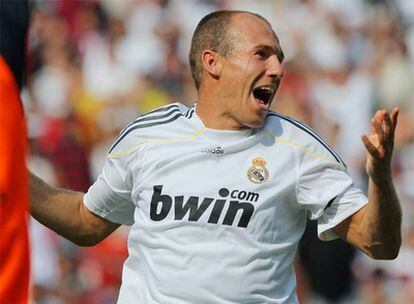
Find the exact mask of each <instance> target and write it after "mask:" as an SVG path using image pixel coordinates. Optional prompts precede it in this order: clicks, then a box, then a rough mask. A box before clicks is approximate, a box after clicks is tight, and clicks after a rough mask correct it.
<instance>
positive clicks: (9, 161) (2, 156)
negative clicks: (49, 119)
mask: <svg viewBox="0 0 414 304" xmlns="http://www.w3.org/2000/svg"><path fill="white" fill-rule="evenodd" d="M23 130H25V122H24V114H23V107H22V103H21V101H20V98H19V90H18V87H17V84H16V81H15V79H14V76H13V74H12V72H11V70H10V69H9V67H8V65H7V63H6V62H5V61H4V59H3V58H2V57H1V56H0V193H2V194H3V193H5V192H7V190H8V189H9V187H10V175H11V174H12V172H13V164H14V162H15V159H16V157H17V155H16V152H15V149H16V148H17V147H18V145H17V142H19V141H20V140H21V138H17V137H18V136H22V134H24V135H23V136H25V132H22V131H23ZM20 152H21V151H19V152H18V153H17V154H19V153H20Z"/></svg>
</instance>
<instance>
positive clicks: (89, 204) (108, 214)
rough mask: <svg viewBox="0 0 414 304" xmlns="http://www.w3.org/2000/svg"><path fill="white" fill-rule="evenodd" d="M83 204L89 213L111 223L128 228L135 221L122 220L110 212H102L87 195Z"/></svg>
mask: <svg viewBox="0 0 414 304" xmlns="http://www.w3.org/2000/svg"><path fill="white" fill-rule="evenodd" d="M83 204H84V205H85V207H86V208H88V210H89V211H91V212H92V213H94V214H96V215H97V216H99V217H101V218H104V219H106V220H108V221H110V222H113V223H116V224H121V225H127V226H131V225H132V224H133V223H134V222H133V221H125V220H120V219H118V218H117V217H116V216H113V214H111V212H110V211H105V210H102V209H101V208H99V207H98V206H96V205H95V204H94V203H93V202H91V201H90V200H89V199H88V196H87V194H85V195H84V196H83Z"/></svg>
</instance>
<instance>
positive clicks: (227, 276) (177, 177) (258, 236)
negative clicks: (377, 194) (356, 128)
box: [84, 104, 367, 304]
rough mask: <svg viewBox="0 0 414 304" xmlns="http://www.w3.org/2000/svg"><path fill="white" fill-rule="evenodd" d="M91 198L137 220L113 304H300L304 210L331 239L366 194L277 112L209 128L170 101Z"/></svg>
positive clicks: (131, 135)
mask: <svg viewBox="0 0 414 304" xmlns="http://www.w3.org/2000/svg"><path fill="white" fill-rule="evenodd" d="M84 203H85V205H86V206H87V208H89V209H90V210H91V211H92V212H94V213H96V214H97V215H99V216H101V217H103V218H106V219H108V220H109V221H112V222H116V223H120V224H125V225H132V227H131V230H130V234H129V238H128V250H129V257H128V259H127V260H126V261H125V264H124V268H123V275H122V277H123V278H122V286H121V290H120V294H119V299H118V303H122V304H126V303H131V304H132V303H134V304H135V303H169V304H174V303H177V304H178V303H179V304H183V303H297V302H298V301H297V297H296V280H295V274H294V270H293V265H292V264H293V260H294V256H295V252H296V248H297V245H298V242H299V240H300V238H301V236H302V234H303V231H304V229H305V224H306V218H307V216H309V217H310V218H312V219H318V234H319V237H320V238H321V239H325V240H329V239H333V238H336V235H335V234H334V233H333V232H332V231H331V228H332V227H334V226H335V225H337V224H338V223H340V222H341V221H343V220H344V219H345V218H347V217H348V216H350V215H351V214H353V213H354V212H356V211H357V210H359V209H360V208H362V207H363V206H364V205H365V204H366V203H367V198H366V197H365V196H364V195H363V193H362V192H361V191H360V190H358V189H356V188H355V187H353V183H352V180H351V178H350V176H349V174H348V173H347V171H346V168H345V165H344V164H343V162H342V161H341V159H340V158H339V157H338V156H337V155H336V154H335V153H334V152H333V151H332V149H331V148H329V147H328V146H327V145H326V143H324V142H323V141H322V140H321V139H320V138H319V137H318V136H317V135H316V134H315V132H314V131H312V130H311V129H310V128H309V127H307V126H305V125H303V124H302V123H300V122H297V121H295V120H293V119H291V118H288V117H285V116H282V115H279V114H276V113H270V114H269V117H268V118H267V120H266V123H265V126H264V127H263V128H259V129H249V130H244V131H223V130H212V129H208V128H206V127H205V126H204V125H203V123H202V121H201V120H200V118H199V117H198V116H197V114H196V111H195V109H194V108H191V109H188V108H186V107H185V106H183V105H181V104H172V105H169V106H165V107H162V108H160V109H157V110H155V111H153V112H150V113H149V114H146V115H144V116H142V117H140V118H138V119H137V120H136V121H135V122H133V123H131V124H130V125H129V126H127V127H126V128H125V129H124V130H123V131H122V132H121V134H120V136H119V137H118V139H117V140H116V141H115V143H114V144H113V146H112V147H111V149H110V152H109V155H108V158H107V161H106V165H105V167H104V169H103V172H102V174H101V175H100V177H99V178H98V180H97V181H96V182H95V183H94V185H92V187H91V188H90V189H89V191H88V193H87V194H86V195H85V197H84Z"/></svg>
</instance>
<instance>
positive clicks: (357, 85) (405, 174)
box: [22, 0, 414, 304]
mask: <svg viewBox="0 0 414 304" xmlns="http://www.w3.org/2000/svg"><path fill="white" fill-rule="evenodd" d="M32 4H33V14H32V23H31V29H30V35H29V40H28V48H29V55H28V71H29V73H28V79H27V86H26V87H25V89H24V91H23V93H22V96H23V101H24V104H25V109H26V113H27V118H28V129H29V141H30V156H29V161H28V162H29V166H30V168H31V170H32V171H34V172H35V173H37V174H38V175H39V176H41V177H42V178H43V179H45V180H46V181H48V182H49V183H52V184H54V185H57V186H61V187H66V188H71V189H74V190H79V191H87V189H88V187H89V186H90V185H91V183H92V182H93V181H94V180H95V179H96V177H97V176H98V174H99V173H100V170H101V168H102V167H103V163H104V161H105V156H106V153H107V151H108V148H109V146H110V144H111V142H112V141H113V140H114V139H115V137H116V136H117V134H118V133H119V132H120V130H121V129H122V128H123V127H124V126H125V125H126V124H128V122H130V121H131V120H133V119H135V118H136V117H137V116H139V115H140V114H142V113H144V112H146V111H149V110H151V109H153V108H155V107H158V106H161V105H165V104H167V103H170V102H182V103H184V104H187V105H192V104H193V103H194V102H195V101H196V98H197V97H196V91H195V89H194V85H193V82H192V79H191V76H190V72H189V67H188V63H187V56H188V50H189V46H190V39H191V35H192V32H193V31H194V29H195V27H196V25H197V23H198V21H199V20H200V19H201V18H202V17H203V16H204V15H206V14H207V13H209V12H211V11H213V10H216V9H241V10H250V11H254V12H257V13H259V14H261V15H262V16H264V17H265V18H267V19H268V20H269V21H270V22H271V23H272V25H273V28H274V29H275V31H276V33H277V34H278V35H279V38H280V41H281V45H282V48H283V49H284V53H285V55H286V59H285V63H284V67H285V77H284V80H283V82H282V86H281V88H280V91H279V93H278V94H277V96H276V99H275V101H274V104H273V105H272V107H273V108H274V110H276V111H279V112H281V113H283V114H286V115H290V116H292V117H295V118H296V119H299V120H302V121H304V122H305V123H307V124H309V125H310V126H312V127H313V128H314V129H316V130H317V132H319V133H320V134H321V135H322V136H323V137H324V138H325V139H326V140H327V141H328V142H329V143H330V145H331V146H333V147H334V148H335V149H336V151H337V152H338V153H339V154H340V155H341V156H342V158H343V159H344V160H345V161H346V163H347V165H348V168H349V171H350V173H351V175H352V176H353V177H354V179H355V182H356V184H357V185H359V186H360V187H362V188H363V189H366V185H367V178H366V175H365V170H364V166H365V155H364V149H363V145H362V142H361V140H360V135H361V134H362V133H367V132H369V128H370V127H369V123H370V117H371V116H372V114H373V113H374V111H375V110H376V109H378V108H386V109H391V108H392V107H396V106H398V107H399V108H400V110H401V113H400V118H399V126H398V130H397V134H396V144H395V152H394V159H393V175H394V181H395V184H396V188H397V191H398V194H399V198H400V200H401V204H402V208H403V212H404V221H403V232H404V239H403V246H402V248H401V252H400V255H399V257H398V258H397V259H396V260H395V261H391V262H376V261H372V260H369V259H368V258H366V257H364V256H363V255H362V254H360V253H357V252H355V251H354V250H353V249H352V248H350V247H349V246H347V245H346V244H344V243H343V242H342V241H334V242H320V241H318V240H317V238H316V232H315V223H312V222H310V223H309V227H308V229H307V231H306V233H305V235H304V238H303V240H302V242H301V245H300V249H299V253H298V257H297V263H296V264H297V265H296V270H297V277H298V293H299V297H300V301H301V303H375V304H382V303H414V1H410V0H394V1H392V0H388V1H386V0H382V1H380V0H375V1H374V0H370V1H368V0H365V1H364V0H274V1H265V0H263V1H248V0H245V1H241V0H228V1H225V0H224V1H207V0H205V1H195V0H170V1H168V0H102V1H98V0H96V1H93V0H89V1H69V0H67V1H64V0H53V1H47V0H41V1H34V2H33V3H32ZM30 230H31V231H30V234H31V256H32V301H33V303H39V304H52V303H53V304H61V303H62V304H63V303H89V304H94V303H100V304H105V303H115V302H116V298H117V292H118V288H119V285H120V279H121V269H122V262H123V260H124V259H125V257H126V255H127V250H126V241H127V232H128V229H127V228H126V227H123V228H120V229H118V230H117V231H116V232H115V233H114V234H113V235H112V236H110V237H109V238H108V239H107V240H105V241H104V242H103V243H101V244H99V245H98V246H95V247H90V248H80V247H76V246H75V245H73V244H71V243H70V242H68V241H65V240H64V239H62V238H60V237H59V236H57V235H56V234H54V233H53V232H51V231H49V230H47V229H45V228H44V227H43V226H41V225H40V224H39V223H37V222H36V221H35V220H32V222H31V228H30ZM223 271H225V269H223Z"/></svg>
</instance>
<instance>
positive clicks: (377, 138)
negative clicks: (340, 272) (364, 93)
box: [333, 108, 402, 259]
mask: <svg viewBox="0 0 414 304" xmlns="http://www.w3.org/2000/svg"><path fill="white" fill-rule="evenodd" d="M398 112H399V110H398V109H396V108H395V109H393V111H392V112H391V114H388V112H387V111H386V110H379V111H377V112H376V113H375V115H374V117H373V118H372V120H371V124H372V129H371V134H370V135H369V136H366V135H362V137H361V138H362V142H363V143H364V145H365V148H366V150H367V163H366V171H367V173H368V176H369V185H368V201H369V202H368V204H367V205H366V206H365V207H364V208H362V209H361V210H360V211H358V212H356V213H355V214H353V215H352V216H350V217H349V218H347V219H346V220H345V221H343V222H342V223H340V224H339V225H337V226H336V227H335V228H333V231H334V232H335V233H336V234H338V235H339V236H340V237H341V238H343V239H344V240H346V241H348V242H349V243H351V244H352V245H354V246H356V247H357V248H359V249H360V250H362V251H363V252H365V253H366V254H367V255H369V256H370V257H372V258H375V259H394V258H396V257H397V255H398V252H399V249H400V246H401V218H402V214H401V207H400V203H399V201H398V197H397V194H396V192H395V189H394V185H393V181H392V175H391V157H392V151H393V148H394V133H395V128H396V126H397V118H398Z"/></svg>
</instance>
